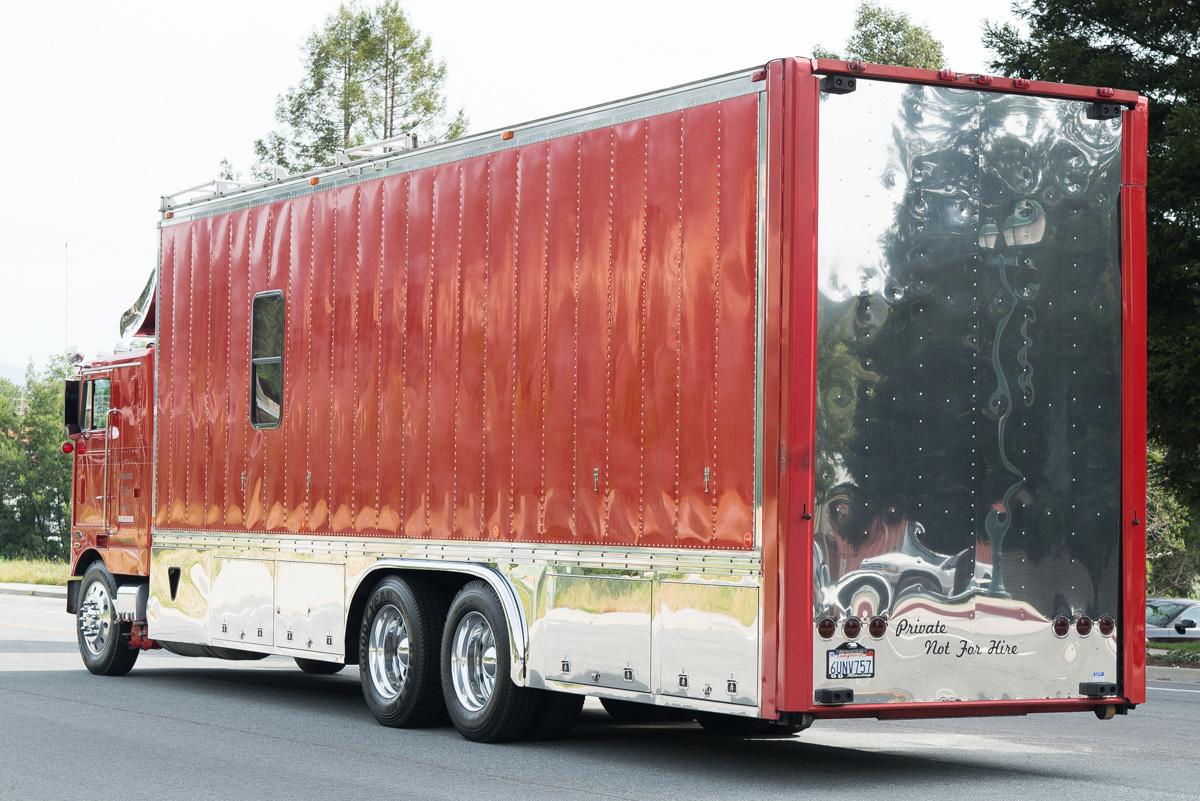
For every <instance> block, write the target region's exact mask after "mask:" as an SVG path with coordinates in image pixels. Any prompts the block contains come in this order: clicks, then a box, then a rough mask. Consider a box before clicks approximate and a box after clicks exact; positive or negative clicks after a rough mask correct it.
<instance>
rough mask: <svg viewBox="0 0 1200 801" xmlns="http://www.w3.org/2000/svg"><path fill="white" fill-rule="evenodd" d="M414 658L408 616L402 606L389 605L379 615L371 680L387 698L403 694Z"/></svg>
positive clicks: (373, 637)
mask: <svg viewBox="0 0 1200 801" xmlns="http://www.w3.org/2000/svg"><path fill="white" fill-rule="evenodd" d="M411 660H412V643H411V642H410V640H409V635H408V626H406V625H405V624H404V616H403V615H401V614H400V610H399V608H397V607H396V606H394V605H393V604H388V605H387V606H385V607H383V608H382V609H380V610H379V613H378V614H377V615H375V620H374V622H373V623H372V624H371V639H370V644H369V646H368V651H367V667H368V669H369V670H370V672H371V683H372V684H373V685H374V686H375V690H376V692H378V693H379V694H380V696H382V697H383V699H384V700H386V701H390V700H392V699H393V698H395V697H396V696H398V695H400V691H401V690H403V689H404V682H405V681H406V680H407V679H408V669H409V665H410V664H411Z"/></svg>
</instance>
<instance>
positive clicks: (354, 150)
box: [158, 132, 417, 212]
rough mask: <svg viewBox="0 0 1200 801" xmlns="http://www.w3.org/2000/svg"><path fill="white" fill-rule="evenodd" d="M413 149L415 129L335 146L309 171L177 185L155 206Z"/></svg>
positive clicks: (216, 195) (196, 199)
mask: <svg viewBox="0 0 1200 801" xmlns="http://www.w3.org/2000/svg"><path fill="white" fill-rule="evenodd" d="M416 149H417V135H416V133H415V132H410V133H405V134H401V135H400V136H393V137H391V138H390V139H380V140H379V141H378V142H364V143H363V144H361V145H355V146H354V147H347V148H344V149H342V150H338V151H337V153H336V154H335V156H334V163H333V164H330V165H326V166H324V167H318V168H317V169H316V170H310V171H309V172H305V173H296V174H295V175H293V174H291V173H289V172H288V171H287V170H285V169H284V168H282V167H278V166H276V167H272V168H271V177H270V178H268V179H267V180H265V181H232V180H228V179H225V178H218V179H216V180H213V181H205V182H204V183H202V184H196V185H195V186H189V187H188V188H187V189H180V190H179V191H178V192H172V193H171V194H169V195H163V196H162V203H161V204H160V205H159V207H158V210H159V211H160V212H166V211H169V210H170V209H173V208H175V207H177V206H182V205H187V204H190V203H198V202H201V201H205V200H213V199H215V198H219V197H221V196H223V195H227V194H231V193H234V192H241V191H243V190H245V189H249V188H251V187H259V186H265V185H267V184H271V183H278V182H281V181H286V180H288V179H290V178H302V177H304V176H306V175H309V174H311V173H313V172H319V171H324V170H328V169H331V168H333V167H345V166H346V165H348V164H352V163H354V162H356V161H363V160H370V159H377V158H381V157H383V156H389V155H391V154H393V153H402V152H404V151H407V150H416Z"/></svg>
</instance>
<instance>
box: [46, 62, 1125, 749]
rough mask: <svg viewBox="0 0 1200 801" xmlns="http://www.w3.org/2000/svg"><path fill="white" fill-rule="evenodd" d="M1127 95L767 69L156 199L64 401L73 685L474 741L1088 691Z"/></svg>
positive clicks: (1108, 518) (780, 719)
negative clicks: (271, 660) (249, 690)
mask: <svg viewBox="0 0 1200 801" xmlns="http://www.w3.org/2000/svg"><path fill="white" fill-rule="evenodd" d="M1146 113H1147V112H1146V101H1145V99H1144V98H1141V97H1139V96H1138V95H1136V94H1134V93H1130V92H1125V91H1115V90H1111V89H1107V88H1089V87H1079V86H1065V85H1057V84H1048V83H1040V82H1036V81H1027V80H1022V79H1006V78H993V77H990V76H983V75H956V74H954V73H952V72H949V71H942V72H936V73H935V72H928V71H921V70H912V69H901V68H895V67H885V66H878V65H873V64H863V63H859V62H845V61H833V60H808V59H783V60H777V61H772V62H770V63H768V64H767V65H766V66H765V67H762V68H759V69H754V70H748V71H745V72H740V73H735V74H732V75H726V76H722V77H719V78H714V79H711V80H707V81H701V82H698V83H695V84H690V85H687V86H682V87H678V88H675V89H669V90H665V91H661V92H656V93H652V94H648V95H644V96H641V97H636V98H632V99H629V100H623V101H619V102H615V103H610V104H606V105H602V106H597V107H594V108H590V109H585V110H582V111H578V112H573V113H569V114H564V115H562V116H559V117H554V118H550V119H546V120H542V121H538V122H534V123H529V124H526V125H518V126H514V127H512V128H510V129H506V130H503V131H494V132H490V133H484V134H479V135H476V136H470V137H466V138H464V139H460V140H457V141H454V142H446V143H439V144H433V145H429V146H425V147H419V148H415V149H414V148H412V147H410V146H408V144H407V142H406V141H393V142H384V143H381V144H378V145H374V146H367V147H364V148H359V149H355V150H351V151H348V152H347V153H346V154H345V157H344V158H342V159H340V160H339V161H340V162H341V163H340V164H339V165H338V166H334V167H330V168H327V169H322V170H318V171H315V172H312V173H307V174H304V175H299V176H292V177H288V178H283V179H279V180H272V181H268V182H265V183H260V184H254V185H234V184H229V183H227V182H221V183H218V184H216V185H213V186H211V187H208V188H207V189H202V190H193V191H191V192H189V193H183V194H180V195H176V196H169V197H166V198H164V199H163V205H162V219H161V223H160V229H161V231H160V241H161V250H160V254H159V263H158V268H157V270H156V272H155V275H154V277H153V278H152V279H151V282H150V285H149V286H148V287H147V289H146V291H145V292H144V293H143V296H142V298H141V299H140V300H139V302H138V304H136V305H135V307H134V308H133V309H131V310H130V312H128V313H127V314H126V317H125V320H124V327H123V333H124V334H125V335H126V336H127V338H128V339H129V340H130V341H131V342H133V343H135V344H137V345H139V346H141V347H140V349H136V348H135V349H134V350H129V351H127V352H124V353H121V354H118V355H117V356H116V357H113V358H111V359H106V360H102V361H97V362H94V363H90V364H88V365H86V366H85V367H84V368H83V369H82V371H81V373H80V375H79V377H78V379H77V380H76V381H74V382H71V383H69V384H68V401H67V414H66V416H67V421H68V428H69V430H70V432H71V440H72V445H73V447H74V456H73V458H74V463H75V482H74V500H75V504H74V516H73V525H72V538H71V542H72V555H73V572H74V573H75V576H76V580H74V581H73V583H72V585H71V593H70V600H69V602H68V606H69V609H70V610H71V611H74V612H75V613H76V615H77V617H78V621H79V641H80V648H81V653H82V654H83V657H84V661H85V662H86V664H87V666H88V667H89V668H90V669H91V670H93V672H97V673H122V672H125V671H127V670H129V669H130V668H131V667H132V666H133V662H134V659H135V658H136V656H137V654H138V652H139V650H140V649H144V648H152V647H163V648H167V649H169V650H171V651H175V652H177V653H181V654H191V655H211V656H223V657H228V658H243V659H244V658H259V657H262V656H265V655H268V654H277V655H284V656H289V657H293V658H295V660H296V661H297V662H298V663H299V665H300V667H301V668H303V669H305V670H308V671H310V672H317V673H334V672H336V671H338V670H340V669H341V668H342V667H343V666H344V665H347V664H357V665H358V670H359V676H360V677H361V682H362V688H363V694H364V697H365V699H366V702H367V705H368V707H369V708H370V709H371V711H372V713H374V715H375V717H376V718H377V719H378V720H380V722H382V723H384V724H387V725H393V726H412V725H419V724H420V723H423V722H425V721H428V720H430V719H432V718H433V717H435V716H437V715H438V714H439V713H440V711H441V709H442V708H443V707H445V709H446V710H447V711H448V713H449V715H450V718H451V720H452V721H453V722H454V724H455V726H457V727H458V728H459V730H460V731H461V732H462V733H463V734H464V735H465V736H467V737H469V738H472V739H477V740H487V741H496V740H508V739H513V738H518V737H522V736H535V737H550V736H557V735H561V734H563V733H565V731H566V730H567V729H569V727H570V725H571V723H572V721H573V720H574V717H575V716H576V715H577V713H578V711H579V707H580V704H581V703H582V699H583V697H584V696H587V695H592V696H598V697H599V698H601V699H602V700H603V702H604V704H605V705H606V707H608V708H609V710H610V711H611V712H613V714H614V715H616V716H623V717H626V718H629V717H636V716H638V715H640V716H642V717H643V718H644V717H646V716H653V715H654V714H656V710H661V709H662V708H670V710H671V711H672V713H673V714H676V715H678V714H684V715H687V716H693V715H694V716H696V717H697V719H698V720H699V721H700V722H701V723H702V724H703V725H704V726H706V727H708V728H711V729H714V730H718V731H726V732H731V731H732V732H768V731H775V732H793V731H796V730H798V729H800V728H803V727H805V726H807V725H809V724H810V723H811V722H812V721H813V720H815V719H818V718H833V717H880V718H903V717H932V716H963V715H991V714H1006V715H1009V714H1024V713H1029V712H1051V711H1089V710H1090V711H1094V712H1096V714H1097V715H1099V716H1101V717H1111V716H1112V715H1113V714H1115V713H1118V712H1125V711H1127V710H1128V709H1130V708H1132V707H1133V706H1135V705H1136V704H1138V703H1141V702H1142V701H1143V700H1144V697H1145V673H1144V648H1143V641H1144V636H1143V614H1142V606H1143V596H1144V570H1143V566H1144V535H1143V528H1142V520H1143V518H1144V514H1145V507H1144V488H1145V476H1144V464H1145V458H1144V457H1145V315H1144V311H1145V301H1144V297H1145V237H1144V214H1145V177H1146V119H1147V117H1146ZM681 711H682V712H681Z"/></svg>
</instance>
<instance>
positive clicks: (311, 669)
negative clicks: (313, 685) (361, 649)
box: [295, 656, 345, 676]
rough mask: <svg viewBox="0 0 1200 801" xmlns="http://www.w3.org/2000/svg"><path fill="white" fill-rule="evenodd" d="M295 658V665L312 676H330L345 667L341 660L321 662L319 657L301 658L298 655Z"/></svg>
mask: <svg viewBox="0 0 1200 801" xmlns="http://www.w3.org/2000/svg"><path fill="white" fill-rule="evenodd" d="M295 659H296V667H298V668H300V669H301V670H303V671H304V672H305V673H309V674H311V675H313V676H332V675H333V674H335V673H340V672H341V670H342V668H344V667H345V665H343V664H342V663H341V662H322V661H321V660H320V659H302V658H300V657H298V656H297V657H296V658H295Z"/></svg>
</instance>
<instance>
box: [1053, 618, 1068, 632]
mask: <svg viewBox="0 0 1200 801" xmlns="http://www.w3.org/2000/svg"><path fill="white" fill-rule="evenodd" d="M1070 630H1071V621H1070V620H1068V619H1067V617H1066V615H1059V616H1058V617H1056V618H1054V636H1056V637H1066V636H1067V632H1069V631H1070Z"/></svg>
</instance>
